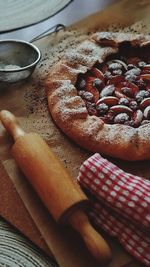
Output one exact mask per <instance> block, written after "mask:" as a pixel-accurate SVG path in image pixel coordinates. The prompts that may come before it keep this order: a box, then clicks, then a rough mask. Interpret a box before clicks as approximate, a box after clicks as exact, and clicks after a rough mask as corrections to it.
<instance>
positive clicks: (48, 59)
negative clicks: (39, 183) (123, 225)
mask: <svg viewBox="0 0 150 267" xmlns="http://www.w3.org/2000/svg"><path fill="white" fill-rule="evenodd" d="M149 14H150V4H149V1H146V0H145V1H144V0H143V1H142V0H132V1H131V0H123V1H118V3H117V4H115V5H113V6H112V7H110V8H109V9H107V10H105V11H103V12H100V13H99V12H98V13H96V14H94V15H92V16H90V17H88V18H86V19H84V20H83V21H81V22H79V23H77V24H75V25H72V26H70V27H69V28H67V29H66V30H65V31H63V30H61V31H60V32H58V33H54V34H52V35H50V36H47V37H45V38H43V39H41V40H39V41H37V42H36V45H37V46H38V47H39V48H40V49H41V51H42V54H43V58H42V61H41V62H40V64H39V66H38V68H37V69H36V71H35V72H34V75H33V76H32V78H29V79H28V80H27V81H25V82H22V83H18V84H14V85H12V86H6V85H3V86H1V90H0V108H1V109H8V110H10V111H12V112H13V113H14V114H15V115H16V116H17V117H18V119H19V121H20V123H21V126H22V127H23V128H24V129H25V130H26V131H27V132H30V131H34V132H37V133H39V134H40V135H41V136H42V137H43V138H44V139H45V140H46V142H47V143H48V144H49V146H50V147H51V148H52V149H53V151H54V152H55V153H56V155H57V156H58V157H59V158H60V160H61V161H62V162H63V163H64V165H65V166H66V168H68V169H69V171H70V172H71V174H72V175H73V176H74V177H76V176H77V174H78V171H79V167H80V165H81V163H82V162H83V161H84V160H85V159H86V158H87V157H89V156H90V155H91V153H89V152H88V151H85V150H83V149H81V148H80V147H78V146H77V145H76V144H74V143H73V142H72V141H71V140H69V139H68V138H67V137H66V136H65V135H64V134H63V133H62V132H61V131H60V130H59V129H58V128H57V127H56V126H55V125H54V123H53V121H52V119H51V117H50V114H49V111H48V107H47V99H46V96H45V93H44V87H43V84H44V80H45V77H46V75H47V72H48V71H49V68H50V67H52V66H53V64H54V63H55V62H57V61H58V60H59V59H60V58H61V57H62V56H63V54H64V53H65V52H66V50H67V49H68V48H70V47H74V46H76V45H77V43H79V42H80V41H81V40H83V39H85V38H86V37H87V35H89V34H90V33H91V31H92V32H93V31H95V30H98V29H99V30H115V31H125V32H139V33H140V32H142V33H145V34H149V32H150V27H149V25H150V23H149ZM0 144H1V147H0V159H1V161H2V162H4V161H6V160H7V161H6V162H5V164H4V165H5V169H6V170H7V171H8V173H9V175H10V177H11V179H12V181H13V183H14V185H15V187H16V189H17V191H18V193H19V194H20V196H21V199H22V200H23V202H24V203H25V207H26V209H27V210H28V212H29V213H30V216H31V217H32V219H33V220H34V222H35V224H36V226H37V227H38V229H39V231H40V233H41V234H42V236H43V237H44V239H45V241H46V243H47V246H48V247H49V249H50V250H51V252H52V254H53V255H54V256H55V257H56V259H57V261H58V262H59V264H60V266H62V267H63V266H64V267H72V266H84V267H85V266H91V267H95V266H96V263H93V262H92V259H91V257H90V255H89V253H88V252H87V251H86V253H84V252H82V253H81V250H80V249H79V251H78V246H79V247H80V244H81V245H82V246H83V244H82V242H81V240H80V241H79V239H78V238H77V241H76V242H74V244H76V245H75V247H74V248H72V249H71V247H70V243H67V244H66V242H68V241H67V238H69V239H70V236H71V243H73V242H72V240H74V239H73V238H75V239H76V236H75V235H74V233H73V232H72V231H70V230H69V229H63V230H62V229H58V226H56V225H55V223H54V222H53V220H52V219H51V217H49V215H48V218H49V219H47V217H44V216H47V215H45V214H46V213H47V212H46V213H45V211H44V208H43V207H41V204H40V203H39V202H36V201H35V202H36V204H37V203H38V204H37V206H38V207H41V208H40V209H39V210H40V212H41V213H42V214H43V212H44V215H42V216H41V215H40V214H38V213H39V212H37V209H35V206H34V207H33V206H32V205H33V203H34V201H33V198H32V200H31V195H32V193H31V191H30V190H29V189H28V190H26V189H27V188H26V185H25V184H23V183H21V184H20V183H19V180H17V177H19V179H20V177H22V175H20V174H19V176H18V174H16V167H14V165H13V164H14V163H12V161H11V160H10V161H8V159H10V158H11V155H10V147H11V144H12V140H11V138H9V137H8V136H7V135H6V133H5V132H4V130H3V128H2V127H1V128H0ZM109 160H111V161H113V162H114V163H116V164H117V165H118V166H120V167H122V168H123V169H125V170H127V171H129V172H132V173H135V174H138V175H142V176H143V177H145V178H150V172H149V169H150V167H149V166H150V165H149V164H150V162H149V161H147V162H146V161H143V162H138V163H131V162H125V161H119V160H114V159H109ZM26 191H27V192H28V194H29V195H28V194H26ZM30 194H31V195H30ZM29 203H30V204H29ZM31 204H32V205H31ZM37 206H36V208H37ZM37 215H38V216H39V217H38V216H37ZM44 218H45V219H44ZM41 220H42V221H41ZM43 220H44V221H43ZM47 227H48V228H47ZM47 231H48V232H47ZM57 231H58V232H57ZM60 231H61V234H60ZM65 231H69V237H66V232H65ZM56 232H57V234H56ZM48 233H49V234H48ZM64 233H65V234H64ZM72 235H73V236H72ZM57 237H59V241H58V239H57ZM106 239H107V240H108V242H109V243H110V245H111V247H112V249H113V260H112V262H111V263H110V264H109V266H111V267H112V266H114V267H120V266H124V265H125V266H127V267H129V266H137V267H138V266H141V265H140V264H138V263H136V261H135V260H134V259H133V258H132V257H131V256H130V255H129V254H128V253H126V252H125V251H124V249H123V248H122V247H121V246H120V245H118V243H117V242H116V241H115V240H110V239H109V238H108V237H106ZM68 244H69V245H68ZM83 247H84V246H83ZM84 249H85V248H84ZM85 250H86V249H85ZM79 252H80V253H81V254H79ZM79 255H80V256H79ZM85 255H86V256H85ZM85 262H86V263H85ZM128 263H130V265H128Z"/></svg>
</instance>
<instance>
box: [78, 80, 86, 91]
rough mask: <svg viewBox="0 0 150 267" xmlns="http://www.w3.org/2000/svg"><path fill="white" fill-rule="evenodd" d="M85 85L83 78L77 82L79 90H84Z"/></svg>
mask: <svg viewBox="0 0 150 267" xmlns="http://www.w3.org/2000/svg"><path fill="white" fill-rule="evenodd" d="M85 86H86V81H85V80H84V79H82V80H81V81H80V82H79V85H78V88H79V90H84V89H85Z"/></svg>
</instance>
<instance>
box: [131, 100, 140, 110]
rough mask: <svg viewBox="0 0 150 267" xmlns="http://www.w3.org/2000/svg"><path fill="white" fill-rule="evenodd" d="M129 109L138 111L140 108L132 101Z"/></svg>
mask: <svg viewBox="0 0 150 267" xmlns="http://www.w3.org/2000/svg"><path fill="white" fill-rule="evenodd" d="M129 107H130V108H131V109H132V110H137V108H138V104H137V102H136V101H135V100H132V101H131V102H130V103H129Z"/></svg>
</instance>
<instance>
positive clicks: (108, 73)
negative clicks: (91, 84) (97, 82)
mask: <svg viewBox="0 0 150 267" xmlns="http://www.w3.org/2000/svg"><path fill="white" fill-rule="evenodd" d="M104 77H105V78H106V79H107V80H109V79H111V78H112V74H111V72H110V71H105V73H104Z"/></svg>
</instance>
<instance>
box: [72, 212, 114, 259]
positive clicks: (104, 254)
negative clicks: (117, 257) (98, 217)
mask: <svg viewBox="0 0 150 267" xmlns="http://www.w3.org/2000/svg"><path fill="white" fill-rule="evenodd" d="M69 223H70V224H71V225H72V227H73V228H74V229H75V230H77V231H78V232H79V234H80V235H81V236H82V239H83V241H84V243H85V245H86V247H87V248H88V250H89V251H90V252H91V254H92V255H93V256H94V257H95V258H96V259H97V260H98V262H101V263H105V262H108V261H110V260H111V251H110V248H109V246H108V245H107V243H106V241H105V240H104V239H103V237H102V236H101V235H100V234H99V233H98V232H97V231H96V230H95V229H94V228H93V227H92V225H91V224H90V223H89V219H88V217H87V215H86V214H85V213H84V212H83V211H82V210H77V211H76V212H74V213H72V215H71V216H70V218H69Z"/></svg>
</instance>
